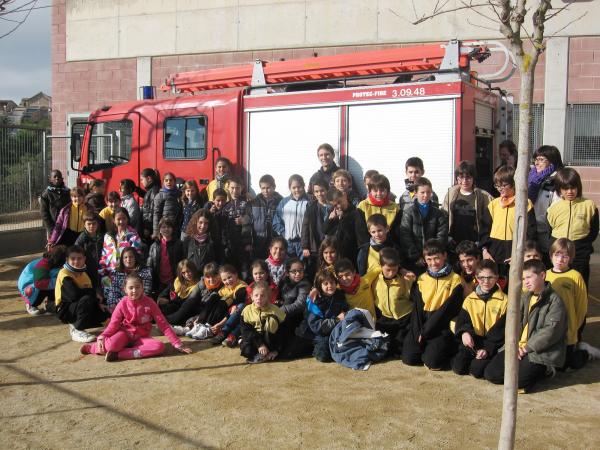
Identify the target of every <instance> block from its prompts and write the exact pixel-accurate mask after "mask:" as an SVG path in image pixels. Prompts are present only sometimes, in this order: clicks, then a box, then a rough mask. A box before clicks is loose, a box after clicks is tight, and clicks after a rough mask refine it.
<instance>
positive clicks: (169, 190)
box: [160, 187, 181, 197]
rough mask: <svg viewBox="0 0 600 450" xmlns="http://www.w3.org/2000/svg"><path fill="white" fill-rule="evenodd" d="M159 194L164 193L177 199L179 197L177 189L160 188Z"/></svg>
mask: <svg viewBox="0 0 600 450" xmlns="http://www.w3.org/2000/svg"><path fill="white" fill-rule="evenodd" d="M160 192H165V193H167V194H169V195H175V196H177V197H179V195H180V194H181V193H180V192H179V189H177V188H176V187H174V188H172V189H167V188H166V187H163V188H161V190H160Z"/></svg>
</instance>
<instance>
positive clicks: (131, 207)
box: [121, 194, 142, 231]
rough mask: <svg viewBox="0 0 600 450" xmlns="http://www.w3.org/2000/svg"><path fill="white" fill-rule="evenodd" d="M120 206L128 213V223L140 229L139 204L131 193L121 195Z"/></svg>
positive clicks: (140, 214) (140, 215)
mask: <svg viewBox="0 0 600 450" xmlns="http://www.w3.org/2000/svg"><path fill="white" fill-rule="evenodd" d="M121 206H122V207H123V208H125V209H126V210H127V213H128V214H129V224H130V225H131V226H132V227H133V228H135V229H136V230H137V231H140V230H141V228H142V212H141V210H140V205H139V204H138V202H137V201H136V199H135V198H134V197H133V195H131V194H130V195H124V196H122V197H121Z"/></svg>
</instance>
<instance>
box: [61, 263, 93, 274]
mask: <svg viewBox="0 0 600 450" xmlns="http://www.w3.org/2000/svg"><path fill="white" fill-rule="evenodd" d="M63 267H64V268H65V269H67V270H68V271H69V272H75V273H83V272H85V271H86V270H87V266H83V267H82V268H81V269H77V268H75V267H73V266H72V265H71V264H69V263H68V262H65V264H64V265H63Z"/></svg>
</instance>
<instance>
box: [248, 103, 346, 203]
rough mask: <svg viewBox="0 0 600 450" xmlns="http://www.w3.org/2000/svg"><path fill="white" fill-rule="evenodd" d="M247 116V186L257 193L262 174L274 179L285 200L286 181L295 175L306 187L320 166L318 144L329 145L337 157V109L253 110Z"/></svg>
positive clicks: (338, 122)
mask: <svg viewBox="0 0 600 450" xmlns="http://www.w3.org/2000/svg"><path fill="white" fill-rule="evenodd" d="M249 115H250V118H249V139H248V142H249V148H248V152H247V158H248V161H247V167H248V172H249V177H250V182H249V184H250V186H251V188H252V189H253V190H254V192H256V193H258V192H260V188H259V186H258V180H259V179H260V177H261V176H263V175H264V174H271V175H272V176H273V177H274V178H275V182H276V184H277V190H278V192H279V193H280V194H281V195H283V196H284V197H285V196H286V195H289V190H288V178H289V177H290V175H292V174H294V173H297V174H300V175H302V177H304V181H305V182H306V184H307V188H308V181H309V179H310V177H311V176H312V174H313V173H314V172H316V171H317V170H318V169H319V167H320V164H319V159H318V158H317V147H318V146H319V145H320V144H323V143H325V142H327V143H329V144H331V146H332V147H333V148H334V149H335V151H336V154H337V155H339V142H340V108H339V107H328V108H305V109H291V110H276V111H252V112H250V114H249ZM336 160H338V158H336Z"/></svg>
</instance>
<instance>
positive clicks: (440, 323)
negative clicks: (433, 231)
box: [402, 239, 464, 370]
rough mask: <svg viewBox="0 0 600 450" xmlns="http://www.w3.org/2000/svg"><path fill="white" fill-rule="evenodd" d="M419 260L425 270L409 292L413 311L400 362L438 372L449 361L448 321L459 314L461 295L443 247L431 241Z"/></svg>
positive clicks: (450, 349) (457, 278)
mask: <svg viewBox="0 0 600 450" xmlns="http://www.w3.org/2000/svg"><path fill="white" fill-rule="evenodd" d="M423 257H424V258H425V263H426V264H427V271H426V272H425V273H424V274H422V275H421V276H420V277H419V279H418V280H417V282H416V283H415V284H414V285H413V287H412V289H411V293H410V296H411V300H412V301H413V303H414V305H415V310H414V312H413V314H412V318H411V327H410V331H409V332H408V334H407V335H406V338H405V339H404V343H403V346H402V362H403V363H404V364H407V365H409V366H416V365H421V364H425V366H427V368H429V369H430V370H441V369H442V368H444V367H445V366H446V365H447V364H448V362H449V361H450V357H451V356H452V349H453V344H454V340H453V337H452V332H451V331H450V320H452V318H454V317H455V316H456V315H457V314H458V313H459V311H460V307H461V305H462V302H463V299H464V296H463V287H462V283H461V280H460V277H459V276H458V275H457V274H456V273H454V272H453V271H452V266H451V265H450V264H448V262H447V254H446V247H445V245H443V244H442V243H440V242H438V241H436V240H435V239H431V240H429V241H427V242H426V243H425V247H424V248H423Z"/></svg>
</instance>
